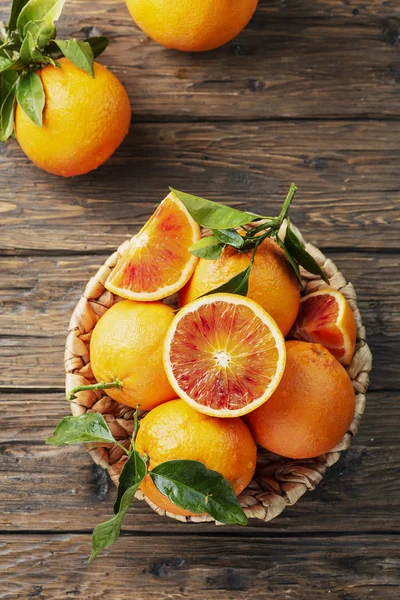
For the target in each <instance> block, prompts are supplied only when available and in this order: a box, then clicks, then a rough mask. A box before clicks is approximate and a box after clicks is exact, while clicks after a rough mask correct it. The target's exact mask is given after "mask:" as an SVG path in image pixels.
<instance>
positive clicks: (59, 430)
mask: <svg viewBox="0 0 400 600" xmlns="http://www.w3.org/2000/svg"><path fill="white" fill-rule="evenodd" d="M86 442H103V443H107V444H109V443H113V442H115V440H114V437H113V434H112V433H111V431H110V428H109V427H108V425H107V423H106V421H105V419H104V417H103V415H102V414H100V413H85V414H84V415H79V416H78V417H64V418H63V419H61V421H60V422H59V423H58V425H57V427H56V428H55V431H54V435H53V436H51V437H49V438H47V440H46V444H52V445H53V446H61V444H82V443H86Z"/></svg>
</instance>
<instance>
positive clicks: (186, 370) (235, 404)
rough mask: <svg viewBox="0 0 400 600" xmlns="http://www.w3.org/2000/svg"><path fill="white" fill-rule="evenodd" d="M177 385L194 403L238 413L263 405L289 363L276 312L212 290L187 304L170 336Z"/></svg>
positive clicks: (170, 369) (168, 351)
mask: <svg viewBox="0 0 400 600" xmlns="http://www.w3.org/2000/svg"><path fill="white" fill-rule="evenodd" d="M164 365H165V369H166V372H167V376H168V378H169V381H170V383H171V386H172V387H173V389H174V390H175V392H176V393H177V394H178V396H179V397H180V398H182V399H183V400H185V401H186V402H187V403H188V404H190V405H191V406H192V407H193V408H195V409H197V410H198V411H200V412H203V413H205V414H208V415H212V416H218V417H238V416H241V415H244V414H246V413H248V412H250V411H252V410H254V409H255V408H257V407H258V406H260V405H261V404H263V403H264V402H265V401H266V400H267V399H268V398H269V397H270V395H271V394H272V392H273V391H274V390H275V388H276V386H277V385H278V383H279V381H280V379H281V377H282V375H283V371H284V367H285V343H284V339H283V336H282V334H281V332H280V330H279V329H278V326H277V325H276V323H275V321H274V320H273V319H272V317H271V316H270V315H269V314H268V313H267V312H265V311H264V310H263V309H262V308H261V306H259V305H258V304H256V303H255V302H254V301H253V300H250V299H249V298H244V297H243V296H237V295H234V294H212V295H209V296H205V297H203V298H199V299H198V300H195V301H194V302H192V303H190V304H188V305H187V306H185V307H184V308H182V309H181V310H180V311H179V313H178V314H177V315H176V317H175V318H174V320H173V322H172V324H171V326H170V328H169V330H168V332H167V336H166V339H165V345H164Z"/></svg>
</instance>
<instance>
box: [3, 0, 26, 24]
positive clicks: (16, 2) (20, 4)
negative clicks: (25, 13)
mask: <svg viewBox="0 0 400 600" xmlns="http://www.w3.org/2000/svg"><path fill="white" fill-rule="evenodd" d="M27 3H28V0H13V2H12V4H11V13H10V20H9V21H8V29H9V31H14V29H15V27H16V25H17V19H18V16H19V13H20V12H21V10H22V9H23V8H24V6H25V4H27Z"/></svg>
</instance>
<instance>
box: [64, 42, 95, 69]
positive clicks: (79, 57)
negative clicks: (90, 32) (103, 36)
mask: <svg viewBox="0 0 400 600" xmlns="http://www.w3.org/2000/svg"><path fill="white" fill-rule="evenodd" d="M55 42H56V44H57V46H58V47H59V48H60V50H61V52H62V53H63V54H64V56H65V57H66V58H68V60H70V61H71V62H72V63H73V64H74V65H75V66H76V67H78V68H79V69H83V70H84V71H86V73H89V75H91V76H92V77H94V67H93V62H94V57H93V51H92V48H91V47H90V44H89V43H88V42H81V41H80V40H55Z"/></svg>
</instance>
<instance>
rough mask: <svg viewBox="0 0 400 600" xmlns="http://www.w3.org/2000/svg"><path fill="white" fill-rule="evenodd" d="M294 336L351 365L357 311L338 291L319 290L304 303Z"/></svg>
mask: <svg viewBox="0 0 400 600" xmlns="http://www.w3.org/2000/svg"><path fill="white" fill-rule="evenodd" d="M292 335H293V337H295V338H296V339H297V340H303V341H305V342H314V343H317V344H321V345H322V346H324V347H325V348H326V349H327V350H329V352H330V353H331V354H333V356H334V357H335V358H337V360H339V361H340V362H341V363H343V364H344V365H348V364H349V363H350V362H351V359H352V357H353V354H354V348H355V344H356V335H357V327H356V322H355V319H354V315H353V311H352V310H351V307H350V305H349V303H348V302H347V300H346V298H345V297H344V296H343V294H341V293H340V292H338V291H337V290H332V289H329V288H328V289H322V290H317V291H316V292H312V293H311V294H307V296H304V297H303V298H302V299H301V303H300V310H299V314H298V316H297V320H296V322H295V324H294V326H293V330H292Z"/></svg>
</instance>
